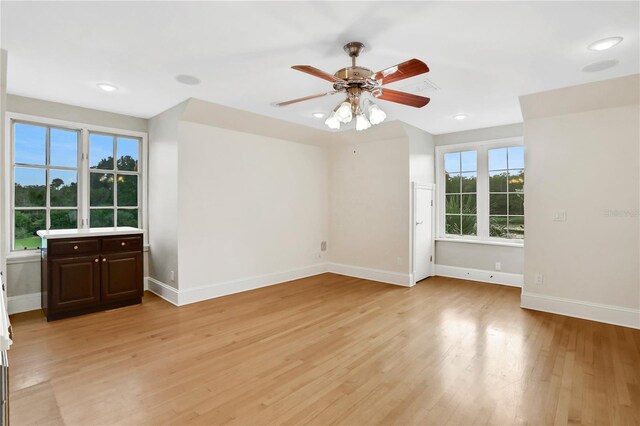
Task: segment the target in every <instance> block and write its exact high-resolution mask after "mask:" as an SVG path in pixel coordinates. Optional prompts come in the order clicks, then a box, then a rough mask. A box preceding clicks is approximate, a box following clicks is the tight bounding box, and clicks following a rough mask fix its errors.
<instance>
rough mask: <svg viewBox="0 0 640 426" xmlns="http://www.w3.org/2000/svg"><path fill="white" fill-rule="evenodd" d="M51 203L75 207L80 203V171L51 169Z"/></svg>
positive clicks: (56, 205) (55, 205)
mask: <svg viewBox="0 0 640 426" xmlns="http://www.w3.org/2000/svg"><path fill="white" fill-rule="evenodd" d="M49 176H50V178H51V181H50V183H49V187H50V188H51V194H50V197H51V205H52V206H53V207H75V206H77V205H78V173H77V172H75V171H70V170H51V171H49Z"/></svg>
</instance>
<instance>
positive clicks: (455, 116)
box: [453, 114, 468, 121]
mask: <svg viewBox="0 0 640 426" xmlns="http://www.w3.org/2000/svg"><path fill="white" fill-rule="evenodd" d="M467 117H468V116H467V114H456V115H454V116H453V118H454V119H456V120H458V121H462V120H464V119H465V118H467Z"/></svg>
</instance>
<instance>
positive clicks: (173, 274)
mask: <svg viewBox="0 0 640 426" xmlns="http://www.w3.org/2000/svg"><path fill="white" fill-rule="evenodd" d="M169 279H170V280H171V282H172V283H173V282H175V281H176V274H175V273H174V272H173V271H169Z"/></svg>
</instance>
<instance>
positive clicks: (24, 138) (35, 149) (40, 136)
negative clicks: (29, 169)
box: [13, 123, 47, 166]
mask: <svg viewBox="0 0 640 426" xmlns="http://www.w3.org/2000/svg"><path fill="white" fill-rule="evenodd" d="M13 132H14V153H15V154H14V158H15V162H16V164H36V165H39V166H44V165H45V164H46V161H47V128H46V127H41V126H32V125H29V124H22V123H16V124H15V125H14V127H13Z"/></svg>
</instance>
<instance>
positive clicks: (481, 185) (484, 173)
mask: <svg viewBox="0 0 640 426" xmlns="http://www.w3.org/2000/svg"><path fill="white" fill-rule="evenodd" d="M477 185H478V189H477V191H478V195H477V197H476V202H477V208H478V218H477V219H478V237H480V238H481V239H486V238H488V237H489V161H488V149H487V147H486V146H484V147H478V183H477Z"/></svg>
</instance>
